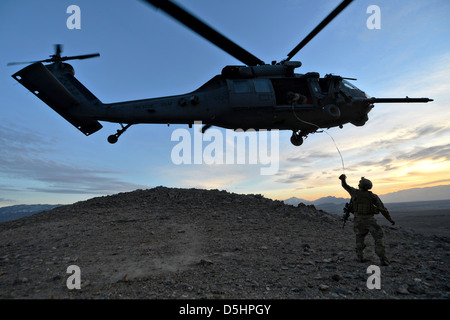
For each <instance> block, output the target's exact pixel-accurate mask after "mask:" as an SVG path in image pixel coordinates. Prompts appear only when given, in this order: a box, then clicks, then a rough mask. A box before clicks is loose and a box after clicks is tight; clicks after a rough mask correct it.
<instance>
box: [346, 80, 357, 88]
mask: <svg viewBox="0 0 450 320" xmlns="http://www.w3.org/2000/svg"><path fill="white" fill-rule="evenodd" d="M342 84H343V85H344V86H345V87H347V88H349V89H352V90H355V89H356V90H359V89H358V88H357V87H355V86H354V85H353V84H351V83H350V82H348V81H347V80H342Z"/></svg>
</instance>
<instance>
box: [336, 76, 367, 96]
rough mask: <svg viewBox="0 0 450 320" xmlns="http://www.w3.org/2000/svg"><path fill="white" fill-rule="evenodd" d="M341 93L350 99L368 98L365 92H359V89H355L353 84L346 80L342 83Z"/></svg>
mask: <svg viewBox="0 0 450 320" xmlns="http://www.w3.org/2000/svg"><path fill="white" fill-rule="evenodd" d="M341 91H342V92H343V93H344V94H345V95H347V96H348V97H360V98H365V97H366V95H365V94H364V92H362V91H361V90H359V89H358V88H357V87H355V86H354V85H353V84H351V83H350V82H348V81H346V80H342V82H341Z"/></svg>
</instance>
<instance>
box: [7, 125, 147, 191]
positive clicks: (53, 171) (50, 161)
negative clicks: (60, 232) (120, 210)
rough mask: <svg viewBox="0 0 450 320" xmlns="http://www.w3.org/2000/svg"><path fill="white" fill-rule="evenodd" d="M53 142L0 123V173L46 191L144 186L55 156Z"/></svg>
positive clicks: (8, 189) (116, 172)
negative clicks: (0, 151)
mask: <svg viewBox="0 0 450 320" xmlns="http://www.w3.org/2000/svg"><path fill="white" fill-rule="evenodd" d="M55 145H56V141H55V138H48V137H45V136H43V135H41V134H39V133H38V132H33V131H32V130H30V129H27V128H20V127H11V128H9V127H6V126H5V125H0V148H1V150H2V153H1V154H0V176H4V177H8V178H13V179H18V180H26V181H28V183H27V184H28V185H29V187H27V188H26V190H32V191H37V192H46V193H66V194H83V193H87V194H104V193H107V194H109V193H114V192H120V191H128V190H134V189H142V188H145V187H147V186H143V185H139V184H134V183H129V182H126V181H122V180H121V179H120V178H117V177H118V176H120V175H121V174H122V173H121V172H120V171H111V170H105V169H100V168H95V167H91V168H86V167H85V166H83V164H80V163H76V162H75V163H74V161H68V160H62V159H59V157H58V156H59V154H58V150H57V149H56V147H55ZM11 189H12V188H10V187H8V186H4V185H3V186H0V190H3V191H9V192H11V191H18V190H11ZM14 189H18V188H17V187H16V188H14Z"/></svg>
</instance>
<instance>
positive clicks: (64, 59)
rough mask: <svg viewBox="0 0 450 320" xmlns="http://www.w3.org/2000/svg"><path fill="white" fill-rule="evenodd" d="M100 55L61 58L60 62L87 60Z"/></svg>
mask: <svg viewBox="0 0 450 320" xmlns="http://www.w3.org/2000/svg"><path fill="white" fill-rule="evenodd" d="M99 56H100V53H92V54H82V55H80V56H70V57H62V58H61V61H66V60H75V59H78V60H82V59H88V58H94V57H99Z"/></svg>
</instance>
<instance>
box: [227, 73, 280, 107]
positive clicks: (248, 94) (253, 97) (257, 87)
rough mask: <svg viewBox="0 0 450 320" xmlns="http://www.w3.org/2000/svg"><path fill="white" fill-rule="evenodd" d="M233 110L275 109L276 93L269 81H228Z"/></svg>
mask: <svg viewBox="0 0 450 320" xmlns="http://www.w3.org/2000/svg"><path fill="white" fill-rule="evenodd" d="M227 84H228V89H229V90H228V91H229V94H230V104H231V106H232V107H233V108H248V107H254V108H255V107H256V108H257V107H273V106H274V105H275V102H276V101H275V93H274V91H273V87H272V83H271V82H270V80H269V79H235V80H229V79H227Z"/></svg>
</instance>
